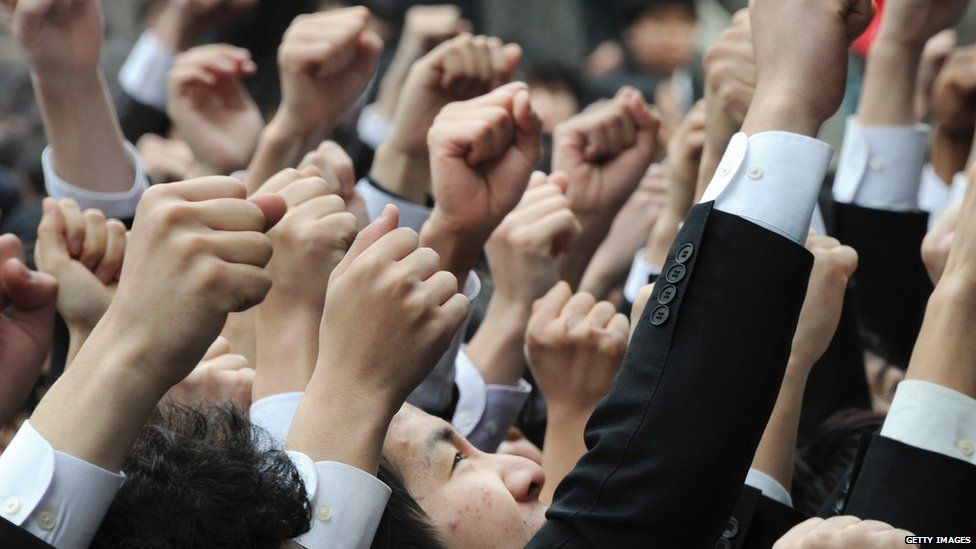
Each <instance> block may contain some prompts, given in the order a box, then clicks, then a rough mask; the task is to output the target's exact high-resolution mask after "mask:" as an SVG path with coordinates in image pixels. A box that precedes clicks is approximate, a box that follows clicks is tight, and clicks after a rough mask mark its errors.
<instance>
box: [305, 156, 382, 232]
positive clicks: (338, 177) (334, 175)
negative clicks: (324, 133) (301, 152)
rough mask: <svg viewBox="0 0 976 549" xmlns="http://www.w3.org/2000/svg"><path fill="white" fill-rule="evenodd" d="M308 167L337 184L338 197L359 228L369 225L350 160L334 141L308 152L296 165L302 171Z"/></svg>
mask: <svg viewBox="0 0 976 549" xmlns="http://www.w3.org/2000/svg"><path fill="white" fill-rule="evenodd" d="M309 166H314V167H316V168H318V170H319V172H321V174H322V177H324V178H325V179H326V180H329V181H332V180H335V181H338V182H339V196H340V197H342V200H343V201H345V203H346V211H347V212H349V213H351V214H353V215H354V216H356V220H357V221H358V222H359V228H364V227H366V225H368V224H369V214H368V213H367V212H366V202H364V201H363V197H362V196H360V194H359V192H358V191H356V171H355V169H354V167H353V164H352V158H349V155H348V154H347V153H346V151H345V150H344V149H343V148H342V147H340V146H339V145H338V144H337V143H336V142H335V141H323V142H322V143H321V144H319V146H318V148H316V149H315V150H314V151H309V152H308V154H306V155H305V158H303V159H302V161H301V163H300V164H299V165H298V169H299V170H302V169H304V168H307V167H309Z"/></svg>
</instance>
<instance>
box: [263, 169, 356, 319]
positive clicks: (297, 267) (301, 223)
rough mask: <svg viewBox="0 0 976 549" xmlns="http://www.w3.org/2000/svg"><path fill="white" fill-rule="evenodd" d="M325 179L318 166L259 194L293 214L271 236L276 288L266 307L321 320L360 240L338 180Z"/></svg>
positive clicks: (288, 175)
mask: <svg viewBox="0 0 976 549" xmlns="http://www.w3.org/2000/svg"><path fill="white" fill-rule="evenodd" d="M321 175H322V174H321V172H319V171H318V169H317V168H315V167H309V168H304V169H303V170H302V171H301V172H299V171H297V170H284V171H283V172H281V173H279V174H278V175H276V176H275V177H273V178H271V179H270V180H268V182H267V183H265V184H264V185H263V186H262V187H261V188H260V189H258V192H257V194H256V196H261V195H262V194H267V193H274V194H277V195H279V196H281V198H283V199H284V200H285V204H287V205H288V213H287V214H285V216H284V217H283V218H282V219H281V221H279V222H278V224H277V225H275V227H274V228H273V229H271V230H270V231H268V237H269V238H270V239H271V244H272V245H273V246H274V256H273V257H272V258H271V261H270V262H269V263H268V272H269V273H271V280H272V282H273V283H274V285H273V287H272V289H271V291H270V292H269V293H268V296H267V299H266V300H265V303H264V305H263V307H271V306H275V307H279V309H280V310H279V312H284V311H289V312H290V313H292V314H294V313H295V312H296V311H308V312H309V313H311V314H312V315H313V316H314V318H315V319H319V318H320V316H321V313H322V306H323V304H324V303H325V291H326V285H327V282H328V279H329V274H330V273H331V272H332V270H333V269H335V267H336V265H338V264H339V262H340V261H341V260H342V258H343V256H345V255H346V250H347V249H349V245H350V244H352V241H353V240H354V239H355V238H356V232H357V230H356V217H355V216H353V215H352V214H351V213H348V212H347V211H346V205H345V203H343V201H342V198H340V197H339V195H338V192H339V182H338V180H337V179H336V178H335V177H334V176H331V174H330V176H331V177H329V178H328V179H326V178H323V177H320V176H321Z"/></svg>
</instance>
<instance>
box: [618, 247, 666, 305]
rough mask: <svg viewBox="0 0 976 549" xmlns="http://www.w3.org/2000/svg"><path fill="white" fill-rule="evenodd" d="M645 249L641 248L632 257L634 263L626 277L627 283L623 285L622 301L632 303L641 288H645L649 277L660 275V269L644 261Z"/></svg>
mask: <svg viewBox="0 0 976 549" xmlns="http://www.w3.org/2000/svg"><path fill="white" fill-rule="evenodd" d="M646 251H647V248H641V249H640V250H638V252H637V254H636V255H634V262H633V263H631V264H630V274H628V275H627V282H625V283H624V299H626V300H627V301H629V302H631V303H633V302H634V301H636V300H637V294H639V293H640V291H641V288H643V287H644V286H647V284H648V282H647V281H648V280H650V278H651V275H659V274H661V267H658V266H655V265H649V264H648V263H647V261H645V260H644V255H645V253H646Z"/></svg>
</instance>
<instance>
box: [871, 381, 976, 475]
mask: <svg viewBox="0 0 976 549" xmlns="http://www.w3.org/2000/svg"><path fill="white" fill-rule="evenodd" d="M881 436H883V437H885V438H890V439H892V440H897V441H898V442H901V443H902V444H907V445H909V446H914V447H915V448H919V449H922V450H927V451H929V452H935V453H937V454H942V455H944V456H947V457H950V458H954V459H958V460H961V461H965V462H967V463H970V464H973V465H976V400H974V399H973V398H971V397H968V396H966V395H964V394H962V393H960V392H957V391H953V390H952V389H949V388H948V387H943V386H942V385H938V384H935V383H929V382H927V381H919V380H914V379H912V380H906V381H902V382H901V383H899V384H898V389H897V390H896V391H895V398H894V400H893V401H892V403H891V408H890V409H889V410H888V416H887V417H886V418H885V422H884V426H882V427H881Z"/></svg>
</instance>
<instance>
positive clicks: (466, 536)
mask: <svg viewBox="0 0 976 549" xmlns="http://www.w3.org/2000/svg"><path fill="white" fill-rule="evenodd" d="M383 450H384V454H385V455H386V456H387V458H388V459H390V460H391V462H392V463H393V465H394V467H396V468H397V469H398V470H399V471H400V472H401V473H402V474H403V475H404V481H405V482H406V485H407V489H408V490H409V491H410V493H411V494H412V495H413V497H414V498H415V499H416V500H417V502H418V503H419V504H420V506H421V508H423V510H424V512H425V513H426V514H427V516H428V519H429V520H430V522H431V523H432V524H433V525H434V527H435V528H436V529H437V531H438V533H439V534H440V536H441V541H443V542H444V543H445V545H447V546H448V547H457V548H462V547H464V548H471V547H522V546H524V545H525V544H526V543H527V542H528V541H529V540H530V539H531V538H532V536H533V535H535V533H536V532H538V531H539V529H540V528H542V525H543V524H544V523H545V521H546V518H545V513H546V505H545V504H543V503H542V502H540V501H539V493H540V490H541V488H542V485H543V482H544V475H543V473H542V467H540V466H539V464H537V463H535V462H533V461H532V460H529V459H526V458H523V457H519V456H512V455H503V454H486V453H483V452H479V451H478V450H477V449H476V448H475V447H474V446H472V445H471V443H469V442H468V441H467V440H466V439H465V438H464V437H462V436H461V435H459V434H458V433H457V432H456V431H454V430H453V428H452V427H451V426H450V425H449V424H448V423H447V422H445V421H443V420H441V419H438V418H435V417H433V416H431V415H428V414H425V413H424V412H422V411H420V410H418V409H417V408H414V407H412V406H409V405H405V406H404V407H403V408H401V409H400V411H399V412H398V413H397V414H396V416H394V418H393V422H392V424H391V425H390V430H389V433H388V434H387V436H386V441H385V443H384V445H383Z"/></svg>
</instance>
